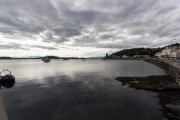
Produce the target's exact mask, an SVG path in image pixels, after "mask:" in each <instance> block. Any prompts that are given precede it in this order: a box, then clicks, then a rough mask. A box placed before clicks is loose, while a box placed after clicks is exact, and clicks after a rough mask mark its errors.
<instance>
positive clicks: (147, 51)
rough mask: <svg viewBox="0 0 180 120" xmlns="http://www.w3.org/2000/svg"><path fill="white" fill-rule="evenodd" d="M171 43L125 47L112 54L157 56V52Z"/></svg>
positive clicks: (176, 44) (177, 44)
mask: <svg viewBox="0 0 180 120" xmlns="http://www.w3.org/2000/svg"><path fill="white" fill-rule="evenodd" d="M179 45H180V44H179V43H175V44H173V45H172V46H179ZM170 46H171V45H168V46H164V47H161V48H160V47H159V48H132V49H124V50H121V51H119V52H116V53H113V54H112V55H111V56H113V55H116V56H120V57H122V56H123V55H126V56H130V57H133V56H134V55H150V56H151V57H153V56H155V54H156V53H157V52H159V51H161V50H162V49H164V48H165V47H170Z"/></svg>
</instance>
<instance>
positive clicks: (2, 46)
mask: <svg viewBox="0 0 180 120" xmlns="http://www.w3.org/2000/svg"><path fill="white" fill-rule="evenodd" d="M0 49H2V50H9V49H14V50H17V49H23V50H27V49H25V48H23V47H22V46H21V44H17V43H9V44H0Z"/></svg>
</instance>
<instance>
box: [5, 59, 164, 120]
mask: <svg viewBox="0 0 180 120" xmlns="http://www.w3.org/2000/svg"><path fill="white" fill-rule="evenodd" d="M57 62H59V61H57ZM57 62H56V64H57ZM66 62H67V63H64V64H66V65H67V64H71V65H69V67H68V66H67V67H65V66H64V65H63V64H62V63H60V64H61V67H59V68H57V66H60V65H56V66H54V63H53V62H52V65H51V63H49V64H48V68H51V67H52V71H53V72H52V73H49V74H48V75H47V74H46V75H44V76H45V77H43V74H44V73H45V70H44V69H42V71H38V72H39V73H38V74H36V75H35V73H34V72H32V73H31V77H30V75H29V76H28V77H27V78H26V77H24V78H21V77H19V79H18V80H17V84H16V85H15V87H13V88H12V89H9V90H6V89H5V90H3V95H4V99H5V102H6V107H7V111H8V116H9V120H25V119H26V120H71V119H73V120H112V119H113V120H119V119H121V120H152V119H158V120H161V119H164V118H163V116H162V114H161V112H160V110H159V109H160V108H161V107H160V105H159V99H158V98H157V97H156V96H157V94H156V93H153V92H149V91H144V90H135V89H132V88H129V87H128V86H121V83H120V82H118V81H116V80H115V79H114V78H115V77H116V76H118V75H132V76H136V75H137V76H138V75H140V76H146V75H149V74H150V75H153V74H165V71H163V70H161V69H159V68H157V67H155V66H153V65H151V64H147V63H144V62H143V61H127V63H126V62H125V61H105V62H104V61H88V60H86V61H75V62H74V63H73V61H66ZM68 62H69V63H68ZM133 62H134V63H133ZM34 64H36V62H35V63H34ZM140 64H141V66H142V70H143V71H142V70H141V69H139V68H137V66H139V65H140ZM31 65H32V63H31ZM46 65H47V64H46ZM41 66H42V67H43V68H44V65H41ZM70 66H71V67H70ZM143 66H144V67H145V68H144V67H143ZM39 67H40V66H39ZM127 67H128V68H127ZM30 68H31V67H30ZM30 68H29V69H30ZM53 68H54V69H53ZM14 69H15V68H14ZM21 69H22V68H21ZM23 69H25V68H23ZM28 71H31V70H28ZM154 71H157V72H154ZM40 73H41V74H42V75H41V76H39V77H37V76H38V75H39V74H40ZM16 74H17V75H18V72H16ZM25 74H29V73H25ZM35 76H36V77H35Z"/></svg>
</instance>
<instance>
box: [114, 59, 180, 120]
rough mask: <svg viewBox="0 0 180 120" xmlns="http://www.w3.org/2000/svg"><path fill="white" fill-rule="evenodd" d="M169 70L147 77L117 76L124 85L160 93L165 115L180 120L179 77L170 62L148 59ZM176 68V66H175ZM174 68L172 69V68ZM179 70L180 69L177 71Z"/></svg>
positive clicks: (171, 119)
mask: <svg viewBox="0 0 180 120" xmlns="http://www.w3.org/2000/svg"><path fill="white" fill-rule="evenodd" d="M146 62H149V63H152V64H154V65H156V66H158V67H160V68H162V69H164V70H166V71H167V73H168V75H161V76H147V77H117V78H116V80H118V81H120V82H121V84H122V85H128V86H129V87H132V88H135V89H142V90H150V91H153V92H157V93H158V98H159V99H160V105H161V106H162V108H163V109H162V110H161V111H162V112H163V115H164V116H165V117H166V118H167V119H168V120H180V84H179V81H178V82H177V79H178V78H177V77H178V76H175V75H174V74H173V72H176V71H170V67H169V65H168V64H166V63H163V62H161V61H156V60H148V61H146ZM173 69H174V68H173ZM171 70H172V69H171ZM177 72H179V71H177Z"/></svg>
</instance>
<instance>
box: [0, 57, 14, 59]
mask: <svg viewBox="0 0 180 120" xmlns="http://www.w3.org/2000/svg"><path fill="white" fill-rule="evenodd" d="M0 59H12V58H11V57H0Z"/></svg>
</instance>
